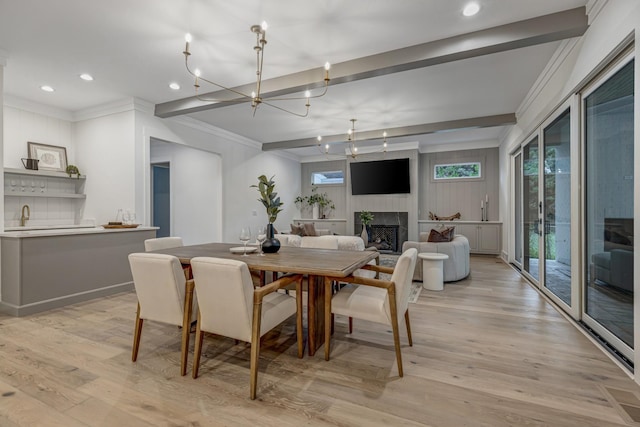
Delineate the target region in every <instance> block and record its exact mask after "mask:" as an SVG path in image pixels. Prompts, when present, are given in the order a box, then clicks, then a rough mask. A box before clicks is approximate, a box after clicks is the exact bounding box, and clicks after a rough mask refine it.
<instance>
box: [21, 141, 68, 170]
mask: <svg viewBox="0 0 640 427" xmlns="http://www.w3.org/2000/svg"><path fill="white" fill-rule="evenodd" d="M27 147H28V149H29V157H31V158H32V159H38V160H39V162H38V169H43V170H52V171H59V172H65V171H66V169H67V149H66V148H65V147H58V146H57V145H47V144H39V143H37V142H27Z"/></svg>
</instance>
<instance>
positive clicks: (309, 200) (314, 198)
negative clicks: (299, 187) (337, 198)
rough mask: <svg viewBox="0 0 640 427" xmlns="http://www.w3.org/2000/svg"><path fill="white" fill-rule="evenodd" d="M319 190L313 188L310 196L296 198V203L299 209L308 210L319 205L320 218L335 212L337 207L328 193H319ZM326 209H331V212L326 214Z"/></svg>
mask: <svg viewBox="0 0 640 427" xmlns="http://www.w3.org/2000/svg"><path fill="white" fill-rule="evenodd" d="M317 190H318V187H313V188H312V189H311V194H310V195H309V196H298V197H296V198H295V200H294V202H295V204H296V206H297V207H298V208H306V207H312V206H313V205H318V207H319V209H320V216H321V217H324V216H325V214H326V213H329V212H331V211H332V210H334V209H335V208H336V205H335V204H334V203H333V201H332V200H331V199H330V198H329V195H328V194H327V193H318V192H317ZM325 209H329V211H328V212H325Z"/></svg>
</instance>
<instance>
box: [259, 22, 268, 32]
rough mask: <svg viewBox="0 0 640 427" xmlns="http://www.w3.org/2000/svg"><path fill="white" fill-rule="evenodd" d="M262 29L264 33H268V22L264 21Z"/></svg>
mask: <svg viewBox="0 0 640 427" xmlns="http://www.w3.org/2000/svg"><path fill="white" fill-rule="evenodd" d="M260 26H261V27H262V31H267V27H268V25H267V21H262V25H260Z"/></svg>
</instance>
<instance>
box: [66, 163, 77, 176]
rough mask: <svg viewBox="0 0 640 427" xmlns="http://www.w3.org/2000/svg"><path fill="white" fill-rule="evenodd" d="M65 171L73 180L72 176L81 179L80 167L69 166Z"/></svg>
mask: <svg viewBox="0 0 640 427" xmlns="http://www.w3.org/2000/svg"><path fill="white" fill-rule="evenodd" d="M65 171H66V172H67V173H68V174H69V178H71V175H74V174H75V175H78V176H77V178H78V179H80V171H79V170H78V167H77V166H75V165H69V166H67V169H65Z"/></svg>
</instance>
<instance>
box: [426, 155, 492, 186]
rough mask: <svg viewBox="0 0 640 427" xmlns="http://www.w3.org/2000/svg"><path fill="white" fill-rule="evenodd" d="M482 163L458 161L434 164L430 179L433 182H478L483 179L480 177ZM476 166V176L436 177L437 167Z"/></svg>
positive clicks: (478, 161) (479, 161)
mask: <svg viewBox="0 0 640 427" xmlns="http://www.w3.org/2000/svg"><path fill="white" fill-rule="evenodd" d="M482 163H483V162H482V161H481V160H469V161H462V162H461V161H458V162H449V163H434V165H433V174H432V175H431V179H432V180H433V181H434V182H452V181H480V180H482V179H484V176H483V175H482ZM471 164H477V165H478V176H464V177H443V178H438V177H437V170H438V167H446V166H457V165H471Z"/></svg>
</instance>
